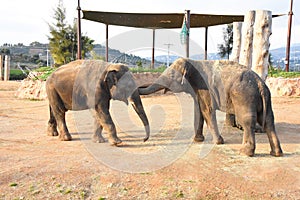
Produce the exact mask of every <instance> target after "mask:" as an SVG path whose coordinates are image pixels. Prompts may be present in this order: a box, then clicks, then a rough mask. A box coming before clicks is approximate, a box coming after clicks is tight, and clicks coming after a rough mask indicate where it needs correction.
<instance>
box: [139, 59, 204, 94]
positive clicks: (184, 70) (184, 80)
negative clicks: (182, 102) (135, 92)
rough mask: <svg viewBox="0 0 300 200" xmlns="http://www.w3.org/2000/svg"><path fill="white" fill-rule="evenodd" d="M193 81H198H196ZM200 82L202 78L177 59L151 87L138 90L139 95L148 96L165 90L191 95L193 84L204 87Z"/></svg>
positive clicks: (190, 67)
mask: <svg viewBox="0 0 300 200" xmlns="http://www.w3.org/2000/svg"><path fill="white" fill-rule="evenodd" d="M193 79H198V81H194V80H193ZM202 80H203V78H202V76H200V74H199V72H197V71H196V69H195V68H194V67H193V66H192V65H191V64H190V63H189V62H186V61H185V60H183V59H182V60H181V59H179V60H177V61H176V62H175V63H173V64H172V65H171V66H170V67H169V68H167V69H166V70H165V71H164V72H163V73H162V74H161V75H160V77H159V78H158V79H157V80H156V81H155V82H154V83H153V84H152V85H150V86H148V87H147V88H139V93H140V94H141V95H148V94H151V93H154V92H157V91H159V90H162V89H165V90H171V91H172V92H174V93H179V92H186V93H189V94H191V95H193V94H194V92H195V91H194V88H195V84H203V85H202V86H201V87H202V88H203V87H205V81H202ZM201 87H200V88H201ZM206 88H207V87H206Z"/></svg>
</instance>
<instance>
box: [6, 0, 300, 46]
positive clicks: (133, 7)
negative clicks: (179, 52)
mask: <svg viewBox="0 0 300 200" xmlns="http://www.w3.org/2000/svg"><path fill="white" fill-rule="evenodd" d="M58 2H59V0H47V1H44V0H43V1H41V0H9V1H3V2H2V3H1V6H0V16H1V17H0V27H1V31H0V45H3V44H4V43H10V44H17V43H23V44H24V45H29V44H30V43H31V42H34V41H37V42H40V43H48V36H49V26H48V24H49V23H50V24H51V23H53V22H54V19H53V16H54V10H55V9H56V8H57V5H58ZM80 3H81V9H82V10H93V11H108V12H138V13H141V12H142V13H143V12H145V13H183V12H184V10H191V13H197V14H228V15H229V14H236V15H244V14H245V13H246V12H247V11H249V10H269V11H272V14H287V13H288V11H289V8H290V1H289V0H252V1H246V0H226V1H224V0H210V1H207V0H151V1H150V0H127V1H126V0H107V1H101V0H81V1H80ZM63 4H64V7H65V8H66V16H67V22H68V24H72V23H73V20H74V18H76V17H77V0H63ZM299 9H300V1H299V0H298V1H297V0H294V3H293V12H294V15H293V22H292V36H291V43H300V10H299ZM81 16H82V15H81ZM81 23H82V33H83V34H84V35H86V36H88V37H90V38H91V39H93V40H95V43H96V44H98V43H100V44H104V42H105V25H104V24H101V23H96V22H92V21H88V20H82V21H81ZM287 24H288V16H287V15H286V16H282V17H278V18H273V21H272V35H271V37H270V43H271V46H270V48H271V49H275V48H279V47H285V46H286V42H287V27H288V26H287ZM224 27H225V26H222V25H221V26H213V27H210V28H209V30H208V52H217V45H218V44H220V43H222V42H223V39H222V29H223V28H224ZM134 30H136V29H133V28H128V27H121V26H109V39H113V38H114V37H117V36H118V35H120V34H124V33H127V32H129V31H134ZM169 31H171V32H175V33H176V34H179V32H180V29H175V30H174V29H172V30H169ZM167 32H168V31H167ZM172 35H173V34H170V36H169V37H173V36H172ZM190 38H191V40H192V41H193V42H195V43H197V45H199V46H200V47H204V29H203V28H194V29H191V32H190ZM145 40H146V38H145ZM147 40H150V41H151V40H152V39H151V38H149V39H148V38H147ZM178 40H179V39H178ZM171 48H172V47H171Z"/></svg>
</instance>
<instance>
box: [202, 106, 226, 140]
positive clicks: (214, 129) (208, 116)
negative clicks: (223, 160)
mask: <svg viewBox="0 0 300 200" xmlns="http://www.w3.org/2000/svg"><path fill="white" fill-rule="evenodd" d="M200 105H201V104H200ZM201 111H202V115H203V117H204V120H205V121H206V124H207V126H208V128H209V130H210V132H211V134H212V136H213V141H214V143H215V144H224V139H223V138H222V136H221V135H220V133H219V129H218V123H217V116H216V111H215V110H213V109H211V108H209V107H201Z"/></svg>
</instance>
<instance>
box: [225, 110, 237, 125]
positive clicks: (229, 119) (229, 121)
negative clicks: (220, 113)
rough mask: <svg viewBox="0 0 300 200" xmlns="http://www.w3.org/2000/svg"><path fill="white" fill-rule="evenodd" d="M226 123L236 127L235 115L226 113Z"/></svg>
mask: <svg viewBox="0 0 300 200" xmlns="http://www.w3.org/2000/svg"><path fill="white" fill-rule="evenodd" d="M225 124H226V125H228V126H232V127H236V122H235V115H234V114H229V113H226V118H225Z"/></svg>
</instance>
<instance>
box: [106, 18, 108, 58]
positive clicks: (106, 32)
mask: <svg viewBox="0 0 300 200" xmlns="http://www.w3.org/2000/svg"><path fill="white" fill-rule="evenodd" d="M105 25H106V37H105V38H106V39H105V61H106V62H108V24H105Z"/></svg>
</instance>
